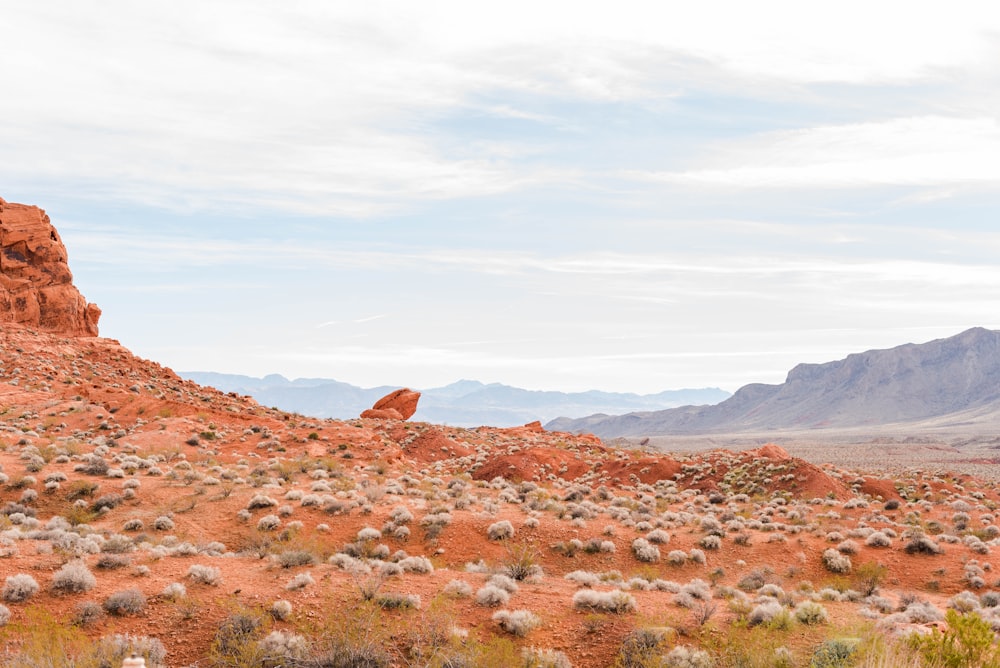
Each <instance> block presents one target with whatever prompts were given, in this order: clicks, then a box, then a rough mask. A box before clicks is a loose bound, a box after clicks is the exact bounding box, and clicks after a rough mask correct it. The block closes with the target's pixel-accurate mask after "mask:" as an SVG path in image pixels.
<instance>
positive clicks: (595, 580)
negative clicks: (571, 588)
mask: <svg viewBox="0 0 1000 668" xmlns="http://www.w3.org/2000/svg"><path fill="white" fill-rule="evenodd" d="M563 578H565V579H566V580H569V581H570V582H575V583H576V584H578V585H580V586H581V587H594V586H596V585H599V584H600V583H601V578H599V577H598V576H597V575H595V574H594V573H591V572H589V571H572V572H570V573H567V574H566V575H564V576H563Z"/></svg>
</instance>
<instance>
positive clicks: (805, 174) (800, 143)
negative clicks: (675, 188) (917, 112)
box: [630, 116, 1000, 194]
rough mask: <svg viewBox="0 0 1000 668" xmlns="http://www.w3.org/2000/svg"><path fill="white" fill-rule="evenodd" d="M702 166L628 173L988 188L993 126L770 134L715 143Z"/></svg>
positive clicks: (997, 135) (997, 155)
mask: <svg viewBox="0 0 1000 668" xmlns="http://www.w3.org/2000/svg"><path fill="white" fill-rule="evenodd" d="M708 162H709V163H710V164H711V166H708V167H705V168H699V169H692V170H685V171H678V172H651V173H639V172H633V173H631V174H630V175H631V176H633V177H635V178H639V179H644V180H651V181H663V182H668V183H675V184H681V185H712V186H726V187H735V188H800V187H819V188H826V187H858V186H884V185H914V186H934V187H940V186H955V185H982V184H989V185H991V186H995V185H1000V124H998V122H997V120H996V119H993V118H969V119H966V118H947V117H941V116H924V117H917V118H898V119H892V120H889V121H878V122H870V123H855V124H849V125H835V126H824V127H815V128H808V129H805V130H790V131H779V132H770V133H765V134H762V135H758V136H756V137H753V138H751V139H749V140H740V141H736V142H733V143H732V144H730V145H723V146H720V147H719V148H718V150H717V151H716V152H715V155H713V156H712V157H711V158H709V159H708ZM935 192H936V193H939V194H940V190H937V191H935Z"/></svg>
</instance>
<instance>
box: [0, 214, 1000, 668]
mask: <svg viewBox="0 0 1000 668" xmlns="http://www.w3.org/2000/svg"><path fill="white" fill-rule="evenodd" d="M0 252H2V256H0V321H2V322H3V325H2V333H0V336H2V344H0V396H2V401H0V413H2V414H0V472H2V473H0V577H2V578H3V580H4V581H3V584H2V590H0V604H2V605H0V622H2V624H3V626H2V628H0V637H2V640H3V644H2V647H0V652H2V654H3V658H2V663H3V665H5V666H15V667H24V668H27V667H34V666H66V667H81V668H82V667H90V666H106V667H117V666H118V665H121V661H122V660H123V658H125V657H126V656H128V655H129V654H131V653H133V652H136V653H138V654H141V655H142V656H144V658H145V659H146V661H147V665H151V666H152V665H158V666H170V667H174V668H177V667H181V666H199V667H201V668H211V667H224V666H225V667H232V668H237V667H246V668H250V667H262V668H263V667H278V666H301V667H315V668H323V667H329V668H336V667H350V666H356V667H362V666H364V667H372V668H374V667H379V666H433V667H440V668H445V667H450V668H458V667H465V666H469V667H472V666H497V667H500V666H524V667H543V666H545V667H553V668H565V667H568V666H576V667H581V668H586V667H595V668H596V667H601V666H621V667H640V666H641V667H646V666H670V667H678V668H681V667H683V668H687V667H691V668H695V667H697V668H705V667H709V666H717V667H720V668H721V667H729V666H732V667H737V666H739V667H765V666H821V667H833V666H869V667H875V666H879V667H889V666H970V667H971V666H995V665H998V662H1000V658H998V657H1000V653H998V651H997V649H996V642H995V637H994V632H995V631H996V630H998V629H1000V573H998V572H996V571H994V570H993V566H992V562H993V561H994V560H993V549H995V548H997V547H998V546H1000V518H998V517H997V513H998V505H1000V494H998V492H997V489H996V473H997V468H996V464H997V457H996V447H997V445H996V441H995V436H994V434H995V433H996V432H995V431H994V423H993V422H992V415H993V413H992V412H991V411H992V409H993V406H992V404H988V403H987V402H985V400H986V399H990V400H993V399H995V398H996V397H995V396H990V397H987V396H983V394H982V391H981V390H979V389H976V388H973V389H972V390H968V388H966V389H967V390H968V391H967V392H966V395H967V396H965V399H964V403H963V404H962V405H961V406H959V405H952V404H948V405H947V406H944V404H943V403H942V402H943V401H944V399H954V398H956V395H957V394H958V390H957V389H955V388H957V387H958V386H959V385H961V384H962V382H963V380H967V381H969V382H970V383H971V380H972V379H976V381H977V382H981V383H983V386H984V387H986V386H989V384H990V383H993V387H994V388H995V387H996V382H995V381H996V376H994V375H991V374H992V371H991V370H990V369H986V371H983V369H985V368H986V367H985V365H984V364H980V363H977V364H976V365H971V364H968V363H967V362H968V360H970V359H972V358H973V354H972V353H971V352H969V351H978V352H977V353H976V354H977V355H981V358H980V357H975V359H977V360H979V359H992V360H993V361H994V362H997V361H998V360H1000V357H998V355H997V353H996V348H995V347H992V346H993V342H994V341H995V339H996V336H997V334H996V333H995V332H988V331H986V330H981V331H973V332H972V333H966V335H963V336H966V339H968V341H965V344H967V345H965V347H964V348H962V351H963V352H962V353H961V354H959V353H955V354H954V355H951V352H954V350H953V349H952V348H949V347H948V346H949V345H951V346H960V344H963V341H964V340H963V341H952V342H951V343H950V344H948V345H944V344H942V345H941V346H939V347H942V350H943V351H944V352H941V354H940V355H938V357H939V358H941V359H952V358H954V359H958V360H959V366H960V367H961V366H962V360H964V362H965V366H964V368H965V370H966V373H965V375H960V374H959V375H955V376H950V378H952V380H953V381H954V383H955V385H954V387H950V386H949V388H947V392H945V393H944V394H945V395H947V396H945V397H943V398H942V397H938V398H937V399H935V400H936V401H937V400H938V399H940V401H938V404H937V405H938V409H935V410H937V412H936V413H934V411H933V410H931V411H930V412H927V411H925V412H924V413H923V414H921V415H917V414H913V413H906V412H905V411H903V410H902V409H899V410H897V409H898V408H899V407H898V406H896V407H895V408H892V409H891V410H890V407H889V403H888V402H889V401H890V399H892V398H900V397H901V398H902V399H903V400H904V401H902V402H901V404H900V405H904V406H905V405H908V406H916V405H917V398H914V397H907V396H905V394H903V389H901V388H903V386H902V385H901V384H900V383H902V382H903V379H904V376H908V377H915V374H916V375H919V368H920V367H921V366H926V365H921V364H917V365H916V366H913V365H911V366H907V365H906V364H903V363H902V362H901V360H903V359H904V358H903V357H900V355H898V354H897V355H896V358H895V360H896V361H895V362H894V363H893V365H894V366H892V365H891V366H885V367H884V368H883V367H879V363H880V362H879V363H876V362H878V361H879V360H882V361H884V360H885V359H887V358H886V357H885V356H884V355H883V356H881V357H880V356H878V355H874V356H872V355H868V354H865V355H868V357H864V356H862V357H860V358H857V359H855V360H854V361H859V360H860V361H861V362H863V364H860V366H858V367H857V368H856V369H854V368H853V367H852V366H851V364H853V362H852V363H851V364H840V366H837V367H836V368H830V369H821V368H820V369H818V368H814V367H815V365H814V366H813V367H809V368H806V367H803V368H801V369H798V370H797V371H796V372H793V373H792V374H790V377H789V383H788V384H786V386H758V387H750V388H749V389H746V390H745V391H744V390H741V391H740V392H737V393H736V394H735V395H734V396H733V397H732V398H730V399H728V400H727V401H726V402H723V403H721V404H718V405H717V406H715V407H700V408H693V407H687V408H675V409H672V410H673V411H676V412H673V413H670V414H669V415H659V414H656V412H653V413H652V414H650V415H633V416H631V417H629V416H625V417H618V418H610V417H608V416H598V417H594V418H590V419H585V420H583V421H579V420H577V421H565V422H556V423H549V424H548V425H546V427H547V428H546V427H543V426H542V425H541V424H539V423H531V424H527V425H524V426H521V427H508V428H498V427H490V426H482V427H472V428H467V427H448V426H441V425H435V424H431V423H426V422H417V421H411V420H409V419H408V418H410V417H411V416H412V413H413V409H414V408H415V407H416V401H418V399H419V398H418V397H414V396H412V394H411V393H403V394H402V396H401V397H397V401H396V402H393V401H392V400H390V401H389V402H388V404H387V405H386V406H382V407H380V409H379V411H376V412H375V413H368V414H367V416H362V417H358V418H356V419H349V420H332V419H319V418H313V417H309V416H306V415H301V414H295V413H287V412H282V411H279V410H276V409H273V408H268V407H265V406H262V405H260V404H259V403H258V402H256V401H254V400H253V399H251V398H250V397H248V396H245V395H242V394H239V393H235V392H229V393H226V392H222V391H218V390H216V389H213V388H211V387H206V386H201V385H198V384H196V383H194V382H192V381H188V380H183V379H182V378H180V377H179V376H178V375H176V374H175V373H174V372H173V371H171V370H170V369H168V368H165V367H163V366H161V365H159V364H157V363H156V362H155V361H148V360H144V359H140V358H138V357H136V356H134V355H133V354H132V353H130V352H129V350H128V349H127V348H126V347H124V346H123V345H121V344H120V343H119V342H117V341H114V340H110V339H105V338H100V337H99V336H98V335H97V334H98V330H97V326H98V319H99V317H100V309H98V308H97V307H95V306H94V305H91V304H87V302H86V300H85V299H84V298H83V296H82V295H80V293H79V292H78V291H77V289H76V288H75V287H74V286H73V284H72V277H71V274H70V271H69V266H68V264H67V253H66V249H65V248H64V247H63V244H62V242H61V240H60V237H59V235H58V232H57V231H56V229H55V228H54V227H53V226H52V225H51V223H50V221H49V220H48V217H47V216H46V215H45V214H44V212H42V211H41V210H40V209H38V208H35V207H33V206H27V205H19V204H12V203H7V202H4V201H2V200H0ZM70 252H72V249H70ZM928 345H929V344H928ZM945 349H947V350H945ZM907 350H911V349H909V348H908V349H907ZM925 350H926V349H925ZM956 350H957V348H956ZM949 351H951V352H949ZM949 355H951V357H949ZM835 364H836V363H835ZM821 366H823V365H821ZM848 367H851V368H850V369H848ZM873 368H874V369H880V368H881V369H882V372H880V373H882V375H883V377H885V378H889V379H892V382H886V383H882V384H881V385H880V383H878V382H874V383H868V384H859V383H857V382H854V383H850V382H847V380H850V379H851V378H854V379H855V380H856V379H857V378H864V379H870V378H871V377H872V376H871V375H870V373H869V372H868V371H865V369H868V370H869V371H870V370H871V369H873ZM949 368H950V367H949ZM845 369H847V370H846V371H845ZM852 369H853V370H852ZM899 369H906V373H905V374H903V373H899V372H898V371H899ZM848 371H850V373H848ZM980 372H982V373H980ZM838 373H839V374H840V377H841V378H846V379H847V380H845V381H844V383H842V384H841V386H840V387H839V389H838V386H837V385H836V384H834V383H832V381H831V383H830V384H825V383H826V380H825V379H828V378H829V377H830V375H831V374H832V375H837V374H838ZM955 373H956V374H957V373H958V372H957V371H956V372H955ZM821 381H822V382H821ZM865 382H866V383H867V380H866V381H865ZM791 385H795V387H790V386H791ZM819 386H822V387H823V388H824V391H825V392H827V394H825V395H824V396H823V397H821V398H819V399H815V398H809V399H808V401H806V399H803V397H807V395H808V392H806V390H808V389H809V388H810V387H813V388H815V387H819ZM880 387H881V388H882V389H880ZM862 389H863V390H864V393H863V396H861V395H859V396H860V398H859V397H858V396H849V395H848V394H846V393H848V391H852V392H853V391H859V392H860V391H861V390H862ZM880 392H881V394H880ZM792 396H795V397H798V399H796V401H797V402H798V404H797V405H798V406H799V409H796V410H785V409H786V408H787V407H788V406H789V405H790V403H794V402H791V401H784V400H783V398H787V397H792ZM808 396H809V397H812V395H808ZM838 397H839V398H841V399H843V401H842V402H841V403H837V402H836V401H834V399H836V398H838ZM874 397H882V399H880V400H879V401H881V402H882V403H878V402H876V400H875V398H874ZM977 399H983V400H984V402H983V403H981V404H977V403H976V401H975V400H977ZM851 401H853V402H854V404H852V406H853V408H852V407H845V405H846V404H845V402H846V403H850V402H851ZM810 402H811V403H810ZM945 403H947V402H945ZM807 404H808V405H807ZM747 406H750V408H751V409H752V410H750V409H747ZM775 406H778V407H780V409H781V410H778V409H774V410H772V411H771V412H770V413H766V411H765V408H767V407H771V408H773V407H775ZM803 406H805V407H806V408H807V409H808V410H806V408H802V407H803ZM858 406H861V407H866V408H869V409H872V412H871V415H869V416H868V417H869V418H872V419H868V422H867V423H863V422H862V423H857V422H852V423H849V422H848V421H847V419H846V418H844V416H847V415H848V414H857V410H856V409H857V407H858ZM894 406H895V405H894ZM941 406H944V407H943V408H942V407H941ZM830 407H832V408H834V409H836V410H838V411H840V412H838V413H836V415H838V416H840V417H841V418H844V419H841V420H840V421H839V422H838V421H837V419H835V418H832V417H829V416H821V418H818V417H817V415H819V413H822V411H823V410H825V409H826V408H830ZM800 409H801V410H800ZM848 409H850V410H848ZM782 411H783V412H782ZM851 411H854V412H853V413H852V412H851ZM893 411H895V412H893ZM963 411H964V413H962V412H963ZM765 413H766V415H767V417H766V419H765V418H764V417H762V416H764V415H765ZM877 413H885V415H887V416H888V418H891V419H887V420H885V421H883V422H879V421H877V420H875V419H874V417H877V415H876V414H877ZM959 414H964V415H965V419H958V418H956V417H955V416H956V415H959ZM720 415H721V416H722V417H719V416H720ZM713 416H714V417H713ZM754 416H756V417H754ZM776 416H777V417H776ZM781 416H784V418H782V419H781V420H779V418H780V417H781ZM801 416H807V417H806V418H802V417H801ZM942 416H949V417H942ZM642 420H650V421H658V422H657V424H658V425H659V426H657V427H655V428H653V427H648V424H650V423H648V422H647V423H645V424H646V425H647V426H643V425H642V424H640V423H641V422H642ZM822 421H828V422H829V424H820V422H822ZM622 425H626V427H624V428H623V427H622ZM664 425H666V426H664ZM577 431H579V432H581V433H574V432H577ZM594 433H596V434H597V435H593V434H594ZM602 439H603V440H602ZM998 565H1000V564H998Z"/></svg>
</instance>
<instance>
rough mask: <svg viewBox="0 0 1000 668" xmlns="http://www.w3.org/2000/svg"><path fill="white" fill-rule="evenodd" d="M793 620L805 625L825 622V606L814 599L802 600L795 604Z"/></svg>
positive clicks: (826, 616)
mask: <svg viewBox="0 0 1000 668" xmlns="http://www.w3.org/2000/svg"><path fill="white" fill-rule="evenodd" d="M794 616H795V621H797V622H799V623H800V624H806V625H807V626H810V625H814V624H825V623H826V620H827V618H828V615H827V613H826V608H824V607H823V606H822V605H820V604H819V603H816V602H815V601H803V602H802V603H799V604H798V605H797V606H795V612H794Z"/></svg>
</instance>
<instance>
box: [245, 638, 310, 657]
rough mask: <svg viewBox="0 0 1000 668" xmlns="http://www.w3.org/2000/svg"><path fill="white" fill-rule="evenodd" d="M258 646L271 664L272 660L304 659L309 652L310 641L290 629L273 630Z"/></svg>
mask: <svg viewBox="0 0 1000 668" xmlns="http://www.w3.org/2000/svg"><path fill="white" fill-rule="evenodd" d="M257 646H258V648H260V650H261V652H262V653H263V654H264V657H265V658H266V659H268V660H269V661H268V663H269V664H270V662H272V661H276V662H280V663H282V664H284V663H286V662H288V663H294V662H295V661H296V660H297V659H304V658H305V657H306V655H307V654H308V653H309V643H308V641H307V640H306V639H305V638H304V637H303V636H300V635H299V634H297V633H291V632H288V631H271V632H270V633H269V634H267V635H266V636H265V637H264V638H262V639H261V640H260V641H259V642H258V645H257Z"/></svg>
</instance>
